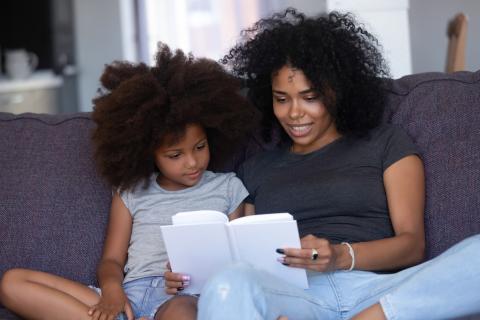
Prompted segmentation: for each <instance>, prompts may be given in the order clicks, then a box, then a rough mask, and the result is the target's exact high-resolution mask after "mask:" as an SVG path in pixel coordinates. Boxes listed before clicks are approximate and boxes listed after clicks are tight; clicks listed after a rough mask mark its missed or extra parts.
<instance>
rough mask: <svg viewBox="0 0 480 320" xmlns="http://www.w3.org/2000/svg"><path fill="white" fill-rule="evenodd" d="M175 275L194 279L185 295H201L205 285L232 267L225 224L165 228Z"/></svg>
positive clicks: (165, 239) (163, 231)
mask: <svg viewBox="0 0 480 320" xmlns="http://www.w3.org/2000/svg"><path fill="white" fill-rule="evenodd" d="M161 229H162V235H163V239H164V241H165V247H166V249H167V253H168V258H169V260H170V265H171V267H172V271H173V272H179V273H184V274H188V275H190V276H191V280H190V285H189V286H188V287H186V288H185V290H184V291H183V292H185V293H192V294H198V293H200V291H201V289H202V287H203V286H204V284H205V282H206V281H207V280H208V279H209V278H210V277H211V276H212V275H214V274H216V273H217V272H219V271H221V270H223V269H225V268H226V267H227V265H229V264H230V263H232V261H233V258H232V255H231V252H230V244H229V240H228V236H227V228H226V225H225V223H223V222H221V223H210V224H205V223H203V224H197V225H192V224H190V225H171V226H162V227H161Z"/></svg>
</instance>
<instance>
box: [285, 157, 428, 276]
mask: <svg viewBox="0 0 480 320" xmlns="http://www.w3.org/2000/svg"><path fill="white" fill-rule="evenodd" d="M383 179H384V186H385V191H386V194H387V201H388V208H389V211H390V218H391V221H392V225H393V229H394V232H395V236H393V237H391V238H386V239H382V240H376V241H368V242H358V243H352V244H351V245H352V248H353V251H354V255H355V269H360V270H389V269H397V268H401V267H406V266H410V265H413V264H417V263H419V262H420V261H422V259H423V257H424V249H425V233H424V223H423V212H424V203H425V200H424V199H425V178H424V171H423V164H422V161H421V160H420V158H419V157H417V156H415V155H411V156H407V157H405V158H402V159H401V160H399V161H397V162H395V163H394V164H392V165H391V166H390V167H388V168H387V169H386V170H385V172H384V174H383ZM302 248H303V249H286V250H285V254H286V257H285V260H284V262H285V263H287V264H289V265H290V266H292V267H301V268H307V269H312V270H317V271H325V270H339V269H343V270H345V269H349V268H350V266H351V263H352V258H351V256H350V254H349V250H348V247H347V246H346V245H343V244H336V245H332V244H330V243H329V241H328V240H326V239H320V238H317V237H314V236H312V235H309V236H306V237H304V238H303V239H302ZM311 248H314V249H316V250H317V251H318V258H317V260H314V261H313V260H311V254H312V251H311ZM306 249H308V250H306Z"/></svg>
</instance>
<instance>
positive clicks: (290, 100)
mask: <svg viewBox="0 0 480 320" xmlns="http://www.w3.org/2000/svg"><path fill="white" fill-rule="evenodd" d="M272 96H273V112H274V114H275V116H276V117H277V119H278V121H279V122H280V124H281V125H282V127H283V129H284V130H285V132H286V133H287V134H288V135H289V136H290V138H291V139H292V141H293V145H292V152H295V153H303V154H304V153H310V152H312V151H315V150H318V149H320V148H322V147H323V146H325V145H327V144H328V143H330V142H332V141H333V140H335V139H337V138H338V137H340V134H339V133H338V131H337V128H336V127H335V122H334V120H333V118H332V117H331V115H330V113H329V112H328V111H327V108H326V107H325V105H324V104H323V102H322V101H321V100H320V97H319V95H318V93H317V92H316V91H314V90H313V88H312V84H311V83H310V81H309V80H308V79H307V77H306V76H305V74H304V73H303V72H302V71H301V70H300V69H296V68H294V67H291V66H288V65H286V66H284V67H282V68H281V69H280V70H278V72H276V73H274V74H273V75H272Z"/></svg>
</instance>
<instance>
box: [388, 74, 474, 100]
mask: <svg viewBox="0 0 480 320" xmlns="http://www.w3.org/2000/svg"><path fill="white" fill-rule="evenodd" d="M392 81H395V80H392ZM437 81H454V82H460V83H464V84H477V83H479V82H480V78H479V79H475V80H473V81H465V80H460V79H449V78H441V79H430V80H422V81H420V82H418V83H416V84H415V85H414V86H413V87H411V88H409V89H408V90H406V91H405V92H398V91H395V90H393V89H391V88H384V90H385V91H387V92H389V93H392V94H396V95H399V96H408V95H409V94H410V93H411V92H412V91H413V90H415V89H417V88H418V87H420V86H421V85H423V84H425V83H429V82H437Z"/></svg>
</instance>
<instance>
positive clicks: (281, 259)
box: [277, 257, 285, 263]
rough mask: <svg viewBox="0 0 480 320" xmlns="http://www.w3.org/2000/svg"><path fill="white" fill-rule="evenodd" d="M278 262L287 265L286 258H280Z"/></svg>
mask: <svg viewBox="0 0 480 320" xmlns="http://www.w3.org/2000/svg"><path fill="white" fill-rule="evenodd" d="M277 261H278V262H280V263H285V258H284V257H278V258H277Z"/></svg>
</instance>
